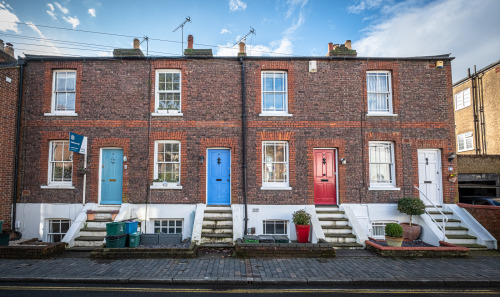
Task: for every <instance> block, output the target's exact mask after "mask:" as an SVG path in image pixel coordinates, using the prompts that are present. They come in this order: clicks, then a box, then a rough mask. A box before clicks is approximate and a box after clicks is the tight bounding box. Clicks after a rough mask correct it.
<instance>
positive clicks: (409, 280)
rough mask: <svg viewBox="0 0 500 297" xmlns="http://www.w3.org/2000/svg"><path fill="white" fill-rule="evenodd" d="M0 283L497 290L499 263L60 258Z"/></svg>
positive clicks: (20, 265) (355, 254) (4, 266)
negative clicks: (347, 285)
mask: <svg viewBox="0 0 500 297" xmlns="http://www.w3.org/2000/svg"><path fill="white" fill-rule="evenodd" d="M0 281H3V282H6V281H45V282H48V281H53V282H56V281H57V282H104V283H106V282H108V283H198V284H217V283H219V284H250V283H253V284H259V283H261V284H273V283H274V284H287V283H294V284H306V283H309V284H323V285H327V284H338V285H340V284H367V285H374V284H382V283H383V284H384V285H390V284H394V285H408V284H417V285H418V284H426V285H436V286H438V285H454V286H456V285H463V286H497V287H498V286H500V257H498V256H491V255H489V254H486V255H477V256H473V257H471V258H464V259H460V258H459V259H444V258H443V259H392V258H380V257H377V256H374V255H373V254H371V253H369V252H368V251H365V250H360V251H352V252H345V253H343V254H342V253H339V257H337V258H334V259H305V258H299V259H234V258H223V259H127V260H94V259H90V258H88V257H81V256H79V257H78V256H75V257H73V256H71V255H69V256H68V255H65V256H63V257H57V258H52V259H45V260H32V259H26V260H10V259H0Z"/></svg>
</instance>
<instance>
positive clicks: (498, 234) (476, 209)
mask: <svg viewBox="0 0 500 297" xmlns="http://www.w3.org/2000/svg"><path fill="white" fill-rule="evenodd" d="M458 206H460V207H462V208H465V209H466V210H467V211H468V212H469V213H470V214H471V215H472V216H473V217H474V218H475V219H476V220H477V221H478V222H479V223H480V224H481V225H483V227H484V228H486V230H488V232H490V234H491V235H492V236H493V237H495V239H496V240H497V242H498V241H499V240H500V207H498V206H488V205H472V204H465V203H458ZM498 249H500V246H498Z"/></svg>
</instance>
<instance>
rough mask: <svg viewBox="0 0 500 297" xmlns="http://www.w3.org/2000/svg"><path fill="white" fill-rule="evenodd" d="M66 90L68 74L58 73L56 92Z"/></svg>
mask: <svg viewBox="0 0 500 297" xmlns="http://www.w3.org/2000/svg"><path fill="white" fill-rule="evenodd" d="M65 90H66V72H58V73H57V74H56V91H58V92H63V91H65Z"/></svg>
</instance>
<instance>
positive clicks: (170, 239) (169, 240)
mask: <svg viewBox="0 0 500 297" xmlns="http://www.w3.org/2000/svg"><path fill="white" fill-rule="evenodd" d="M181 240H182V234H180V233H173V234H164V233H158V244H179V243H181Z"/></svg>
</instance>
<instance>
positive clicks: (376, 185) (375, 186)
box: [368, 141, 399, 190]
mask: <svg viewBox="0 0 500 297" xmlns="http://www.w3.org/2000/svg"><path fill="white" fill-rule="evenodd" d="M376 145H390V148H391V162H390V163H382V162H378V163H375V162H372V160H371V153H370V150H371V148H372V146H376ZM368 160H369V161H368V162H369V163H368V179H369V181H370V188H369V189H370V190H399V188H396V169H395V167H396V162H395V159H394V142H392V141H370V142H369V143H368ZM371 164H390V173H391V182H390V183H383V182H374V181H372V180H371V179H370V177H371V172H370V165H371Z"/></svg>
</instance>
